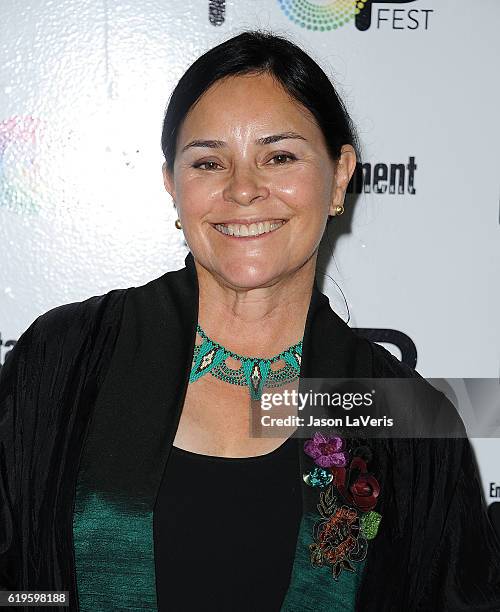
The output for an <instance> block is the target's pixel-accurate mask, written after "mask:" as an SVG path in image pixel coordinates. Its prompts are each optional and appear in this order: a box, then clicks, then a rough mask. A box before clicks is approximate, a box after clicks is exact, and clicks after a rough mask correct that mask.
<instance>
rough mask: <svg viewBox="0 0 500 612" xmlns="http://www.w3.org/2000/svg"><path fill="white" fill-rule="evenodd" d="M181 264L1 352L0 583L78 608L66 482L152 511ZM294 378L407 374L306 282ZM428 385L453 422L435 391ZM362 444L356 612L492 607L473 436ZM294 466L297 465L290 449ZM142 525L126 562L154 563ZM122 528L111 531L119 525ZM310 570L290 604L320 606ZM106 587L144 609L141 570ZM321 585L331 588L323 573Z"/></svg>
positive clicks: (188, 349) (60, 317)
mask: <svg viewBox="0 0 500 612" xmlns="http://www.w3.org/2000/svg"><path fill="white" fill-rule="evenodd" d="M185 264H186V265H185V267H184V268H182V269H180V270H176V271H172V272H168V273H166V274H164V275H163V276H161V277H159V278H157V279H155V280H153V281H151V282H149V283H147V284H145V285H143V286H140V287H131V288H128V289H116V290H113V291H110V292H108V293H106V294H105V295H102V296H95V297H91V298H89V299H87V300H85V301H82V302H77V303H74V304H67V305H63V306H60V307H57V308H54V309H53V310H50V311H49V312H47V313H45V314H43V315H42V316H40V317H38V318H37V319H36V320H35V321H34V322H33V323H32V324H31V326H30V327H29V328H28V329H27V330H26V331H25V332H24V333H23V334H22V336H21V338H20V339H19V341H18V342H17V344H16V346H15V347H14V349H13V350H12V351H11V354H10V356H9V357H8V359H7V361H6V364H5V365H4V367H3V368H2V370H1V374H0V590H2V589H4V590H9V589H16V590H68V591H69V592H70V610H79V606H78V598H77V580H76V571H75V550H74V542H73V511H74V504H75V490H76V489H77V477H78V483H79V484H78V487H88V490H89V491H90V490H94V491H100V492H103V494H104V495H105V497H106V499H108V500H113V504H115V505H116V506H119V505H120V504H121V507H122V509H123V510H124V512H125V513H126V514H127V517H128V518H127V520H128V521H129V523H128V524H129V525H131V524H132V523H131V522H130V521H132V522H133V520H135V518H137V517H142V518H144V517H145V516H146V517H147V516H149V517H150V516H151V512H152V509H153V506H154V502H155V499H156V493H157V490H158V487H159V484H160V480H161V476H162V474H163V470H164V467H165V464H166V461H167V459H168V455H169V452H170V449H171V447H172V443H173V439H174V437H175V432H176V429H177V424H178V420H179V417H180V413H181V409H182V404H183V400H184V396H185V392H186V389H187V384H188V377H189V372H190V368H191V360H192V355H193V348H194V343H195V337H196V323H197V317H198V281H197V274H196V268H195V265H194V260H193V256H192V254H191V253H189V254H188V255H187V257H186V260H185ZM300 376H301V377H309V378H322V377H325V378H347V377H370V378H371V377H405V378H406V377H418V378H420V377H419V375H418V373H417V372H415V371H414V370H412V369H411V368H409V367H408V366H405V365H404V364H402V363H401V362H399V361H398V360H397V359H396V358H395V357H394V356H392V355H391V354H390V353H389V352H388V351H386V350H385V349H384V348H383V347H381V346H379V345H377V344H375V343H372V342H370V341H369V340H367V339H365V338H362V337H361V336H359V335H357V334H356V333H355V332H354V330H352V329H351V328H350V327H349V326H348V325H347V324H346V323H345V322H344V321H342V319H340V317H338V315H336V313H335V312H334V311H333V310H332V309H331V307H330V304H329V301H328V298H327V297H326V296H325V295H324V294H323V293H321V292H320V290H319V289H318V286H317V284H316V283H315V284H314V287H313V291H312V295H311V301H310V306H309V310H308V314H307V319H306V325H305V333H304V338H303V354H302V362H301V373H300ZM425 384H428V383H425ZM429 387H430V385H429ZM430 388H431V387H430ZM435 394H436V396H435V397H436V401H437V403H438V404H440V405H441V406H443V405H444V406H445V407H447V408H449V410H450V414H451V413H453V414H454V415H455V414H456V413H455V409H454V407H453V406H452V405H451V404H449V402H448V400H447V399H446V398H445V396H444V395H443V394H441V393H440V392H438V391H435ZM456 419H457V422H458V423H460V426H461V421H460V419H459V417H458V416H456ZM299 446H301V445H299ZM369 446H370V447H371V448H372V451H373V456H374V460H373V462H372V465H371V471H372V472H373V473H374V474H375V475H376V477H377V479H378V481H379V482H380V483H381V493H380V497H379V499H378V505H377V507H376V510H377V511H378V512H379V513H380V514H381V515H382V522H381V524H380V528H379V532H378V534H377V536H376V537H375V539H373V540H371V541H370V544H369V548H368V556H367V558H366V566H365V568H366V569H365V571H364V573H363V576H362V581H361V584H360V587H359V589H358V592H357V600H356V609H357V610H360V611H362V612H379V611H380V612H390V611H394V612H402V611H403V610H404V611H405V612H412V611H415V612H417V611H440V612H441V611H453V612H460V611H465V610H468V611H469V610H470V611H475V612H480V611H490V612H498V611H499V610H500V544H499V542H498V539H497V537H496V535H495V533H494V531H493V528H492V526H491V523H490V522H489V520H488V517H487V513H486V508H485V504H484V499H483V497H482V492H481V485H480V479H479V475H478V470H477V466H476V463H475V460H474V455H473V452H472V448H471V445H470V442H469V441H468V440H467V439H466V438H464V439H457V438H441V439H393V440H387V439H386V440H370V441H369ZM300 460H301V467H302V468H303V466H304V464H303V461H304V453H303V452H302V453H301V458H300ZM317 501H318V499H317V491H316V490H315V489H314V488H312V487H307V486H304V487H303V507H304V511H307V510H309V511H311V510H314V508H315V507H316V504H317ZM145 524H146V533H145V537H144V540H143V541H142V544H143V547H145V548H148V547H149V550H142V553H143V554H142V556H140V557H138V559H137V563H139V562H140V560H139V559H145V558H146V557H148V558H149V561H151V557H152V550H151V546H152V535H151V533H150V527H151V522H149V523H145ZM124 525H125V524H124V523H123V524H122V525H120V524H117V525H116V529H117V534H120V533H122V532H123V527H124ZM148 525H149V527H148ZM132 527H133V525H132ZM277 529H279V525H277ZM148 530H149V531H148ZM270 545H272V543H270ZM114 546H115V544H114V539H113V537H110V539H109V556H110V559H111V558H113V555H116V554H118V553H120V551H119V550H115V549H114ZM121 552H123V551H121ZM263 554H265V551H263ZM131 556H132V557H133V554H132V553H131ZM130 562H131V563H133V562H134V559H133V558H131V559H130ZM231 562H232V561H231ZM150 567H151V565H150ZM221 571H223V568H222V569H221ZM319 574H320V572H317V573H316V574H315V573H314V572H312V573H311V584H310V588H308V591H309V592H310V605H308V606H307V607H306V606H305V605H304V604H301V607H300V609H297V610H296V612H303V611H305V610H306V609H310V610H316V611H317V610H319V609H321V608H318V607H317V605H316V606H315V603H314V601H315V595H314V594H315V592H316V591H317V590H318V588H319V587H318V584H319V583H318V584H315V582H314V576H319ZM127 580H128V582H127ZM321 584H322V585H323V586H321V588H322V589H325V586H324V582H322V583H321ZM115 586H116V588H117V589H118V588H119V589H120V593H119V594H118V592H117V593H115V594H114V593H113V592H112V588H113V586H112V585H111V587H110V588H111V592H110V594H109V608H108V609H110V610H111V609H129V610H132V609H134V610H135V609H155V593H154V576H153V580H152V582H151V583H150V592H148V593H145V592H140V589H138V587H137V584H136V583H135V582H134V580H133V579H132V577H130V578H127V574H124V575H123V576H120V580H119V581H117V582H116V583H115ZM193 588H196V570H195V569H193ZM326 588H331V589H334V588H335V582H334V581H331V582H329V583H328V586H327V587H326ZM124 593H125V595H124ZM324 595H325V593H322V599H321V600H322V601H324ZM114 596H116V597H117V598H118V597H119V598H120V599H116V600H115V599H114ZM118 601H119V602H120V603H119V604H118V603H117V602H118ZM323 609H325V608H323ZM329 609H331V608H329ZM290 610H293V606H292V607H291V608H290ZM294 612H295V611H294Z"/></svg>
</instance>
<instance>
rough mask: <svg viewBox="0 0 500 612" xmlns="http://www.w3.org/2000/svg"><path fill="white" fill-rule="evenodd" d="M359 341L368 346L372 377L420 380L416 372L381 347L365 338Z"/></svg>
mask: <svg viewBox="0 0 500 612" xmlns="http://www.w3.org/2000/svg"><path fill="white" fill-rule="evenodd" d="M361 340H362V341H363V342H365V343H366V344H367V345H368V349H369V351H370V353H371V358H372V370H373V376H374V377H377V378H378V377H387V378H419V379H421V378H422V376H421V375H420V374H419V372H417V370H415V369H414V368H412V367H410V366H409V365H407V364H406V363H404V362H402V361H400V360H399V359H398V358H397V357H395V356H394V355H393V354H392V353H391V352H390V351H388V350H387V349H386V348H385V347H383V346H382V345H380V344H377V343H376V342H372V341H371V340H368V339H367V338H361ZM365 350H366V347H365Z"/></svg>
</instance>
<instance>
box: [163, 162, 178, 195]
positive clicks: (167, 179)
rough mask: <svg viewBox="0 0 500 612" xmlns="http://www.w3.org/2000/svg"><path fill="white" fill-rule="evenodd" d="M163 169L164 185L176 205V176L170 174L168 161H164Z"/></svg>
mask: <svg viewBox="0 0 500 612" xmlns="http://www.w3.org/2000/svg"><path fill="white" fill-rule="evenodd" d="M161 171H162V174H163V185H164V186H165V191H167V192H168V193H169V194H170V195H171V197H172V199H173V201H174V206H175V187H174V177H173V176H172V175H171V174H170V172H169V170H168V168H167V162H163V165H162V167H161Z"/></svg>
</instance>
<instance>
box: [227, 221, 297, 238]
mask: <svg viewBox="0 0 500 612" xmlns="http://www.w3.org/2000/svg"><path fill="white" fill-rule="evenodd" d="M284 223H285V221H276V222H273V223H271V222H269V221H259V223H250V225H244V224H239V223H229V224H228V225H222V224H218V225H216V226H215V227H216V229H218V230H219V232H222V233H223V234H226V235H227V236H237V237H240V236H242V237H243V236H260V235H261V234H267V233H268V232H272V231H273V230H275V229H278V227H281V226H282V225H283V224H284Z"/></svg>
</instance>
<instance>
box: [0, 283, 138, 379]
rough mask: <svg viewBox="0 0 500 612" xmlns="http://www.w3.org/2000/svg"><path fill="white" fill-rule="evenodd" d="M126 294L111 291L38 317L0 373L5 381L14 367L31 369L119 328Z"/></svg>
mask: <svg viewBox="0 0 500 612" xmlns="http://www.w3.org/2000/svg"><path fill="white" fill-rule="evenodd" d="M127 291H128V289H113V290H111V291H109V292H107V293H105V294H102V295H95V296H92V297H89V298H87V299H85V300H82V301H78V302H72V303H69V304H62V305H60V306H56V307H55V308H51V309H50V310H48V311H46V312H45V313H43V314H41V315H40V316H39V317H37V318H36V319H35V320H34V321H33V322H32V323H31V324H30V325H29V327H28V328H27V329H26V330H25V331H24V332H23V333H22V334H21V336H20V337H19V339H18V341H17V342H16V344H15V346H14V348H13V349H12V350H11V351H10V353H9V354H8V356H7V358H6V361H5V364H4V366H3V367H2V368H1V369H0V373H1V374H2V375H3V377H4V378H5V377H6V376H7V373H8V372H9V371H11V370H14V364H15V365H20V364H24V366H26V367H30V368H33V367H35V365H36V364H40V363H41V362H42V361H45V360H46V359H47V358H48V357H50V356H53V355H55V354H56V353H57V354H59V355H60V356H61V358H64V357H66V356H67V355H69V354H70V353H72V352H74V351H75V350H77V349H78V347H79V346H81V345H82V344H83V343H84V342H89V340H90V342H92V338H95V337H96V335H97V334H99V331H100V330H102V329H103V327H104V326H106V327H107V328H108V329H109V331H111V330H112V329H113V328H116V327H118V323H119V321H120V319H121V312H122V308H123V303H124V301H125V299H124V298H125V296H126V293H127Z"/></svg>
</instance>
